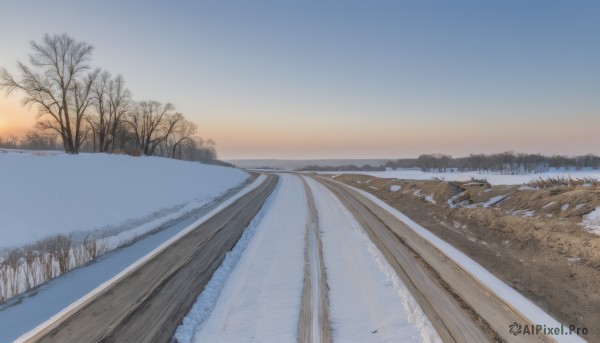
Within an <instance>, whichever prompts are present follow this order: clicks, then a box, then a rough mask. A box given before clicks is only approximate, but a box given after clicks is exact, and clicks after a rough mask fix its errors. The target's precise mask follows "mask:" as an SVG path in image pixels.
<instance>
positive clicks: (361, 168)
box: [296, 164, 385, 171]
mask: <svg viewBox="0 0 600 343" xmlns="http://www.w3.org/2000/svg"><path fill="white" fill-rule="evenodd" d="M296 170H297V171H385V166H379V167H373V166H371V165H369V164H365V165H362V166H356V165H353V164H348V165H344V166H335V167H332V166H317V165H310V166H306V167H304V168H300V169H296Z"/></svg>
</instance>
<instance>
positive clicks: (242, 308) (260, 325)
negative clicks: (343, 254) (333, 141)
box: [180, 174, 307, 343]
mask: <svg viewBox="0 0 600 343" xmlns="http://www.w3.org/2000/svg"><path fill="white" fill-rule="evenodd" d="M281 178H282V179H281V181H280V185H279V187H278V188H277V190H276V191H275V192H276V193H275V195H274V197H273V202H272V204H271V205H270V206H269V209H268V211H267V212H266V213H264V215H263V217H262V218H261V219H260V223H259V224H258V228H257V229H256V232H255V233H254V237H253V238H252V240H251V241H250V242H249V243H248V245H247V247H246V249H245V250H244V252H243V253H242V255H241V257H240V260H239V262H238V263H237V264H236V265H235V267H234V268H233V270H232V271H231V273H230V275H229V277H228V279H227V282H226V283H225V285H224V286H223V287H222V290H221V291H220V294H218V292H215V289H212V291H211V290H209V292H211V294H210V295H204V293H201V294H200V297H199V300H198V301H199V302H200V303H202V302H203V301H204V300H203V299H204V298H206V297H218V299H217V300H216V304H215V306H214V310H213V311H212V312H211V313H210V315H208V316H206V315H205V314H203V313H202V312H203V311H205V309H206V307H205V306H202V305H196V306H194V307H193V311H200V313H195V314H194V313H191V314H189V315H188V316H195V315H198V316H200V317H202V318H204V317H207V318H206V319H205V320H203V321H197V322H196V324H198V326H197V328H194V329H195V331H196V333H195V335H194V338H193V339H192V340H191V341H192V342H295V341H297V336H298V318H299V317H298V316H299V313H300V301H301V296H302V287H303V276H304V236H305V232H306V220H307V203H306V197H305V195H304V188H303V185H302V183H301V181H300V179H299V178H298V177H297V176H293V175H289V174H288V175H281ZM210 307H212V306H210ZM184 324H185V323H184ZM182 330H186V329H182V328H180V332H182ZM186 337H188V338H189V337H190V335H189V334H187V335H186ZM181 338H184V337H183V335H182V337H181ZM183 342H184V343H187V342H188V341H187V340H185V339H184V340H183Z"/></svg>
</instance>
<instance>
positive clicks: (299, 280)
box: [175, 174, 440, 343]
mask: <svg viewBox="0 0 600 343" xmlns="http://www.w3.org/2000/svg"><path fill="white" fill-rule="evenodd" d="M281 177H282V179H281V181H280V184H279V186H278V188H277V189H276V190H275V193H274V195H272V196H271V199H272V200H269V201H268V202H267V204H266V206H265V207H263V209H262V210H261V212H260V213H259V215H258V216H257V217H256V218H255V219H254V220H253V221H252V223H251V224H250V225H249V227H248V228H246V231H245V233H244V235H243V236H242V239H241V240H240V241H239V242H238V243H237V245H236V246H235V247H234V249H233V250H232V251H231V252H230V253H229V254H228V255H227V257H226V258H225V260H224V261H223V263H222V265H221V266H220V267H219V269H218V270H217V272H215V274H214V275H213V277H212V278H211V280H210V281H209V283H208V285H207V287H206V288H205V290H204V291H203V292H202V293H201V294H200V296H199V297H198V300H197V302H196V304H195V305H194V306H193V307H192V310H191V311H190V313H188V315H187V316H186V318H185V319H184V321H183V325H181V326H180V327H179V328H178V330H177V333H176V336H175V338H176V339H177V340H178V341H179V342H181V343H188V342H295V341H297V339H298V320H299V315H300V305H301V304H300V302H301V298H302V287H303V271H304V261H305V256H304V249H305V238H306V237H305V235H306V225H307V222H306V221H307V219H308V216H307V210H308V208H307V199H306V194H305V192H304V188H303V185H302V183H301V180H300V179H299V178H298V177H296V176H293V175H289V174H284V175H282V176H281ZM308 182H309V185H310V187H311V189H312V192H313V194H314V197H315V203H316V206H317V210H318V216H319V230H320V231H321V232H322V239H323V255H324V263H325V272H326V275H327V284H328V286H329V291H328V294H329V304H330V305H329V306H330V307H329V308H330V312H329V313H330V320H331V325H332V338H333V340H334V341H339V342H438V341H440V340H439V337H438V336H437V333H436V332H435V330H434V329H433V328H432V326H431V324H430V323H429V320H428V319H427V318H426V317H425V315H424V314H423V312H422V311H421V309H420V307H419V306H418V304H417V303H416V301H415V300H414V299H413V298H412V296H411V295H410V294H409V292H408V290H407V289H406V288H405V287H404V285H403V284H402V282H401V281H400V279H399V278H398V276H397V274H396V273H395V272H394V270H393V268H392V267H391V266H389V264H387V262H386V261H385V258H384V257H383V256H382V254H381V253H380V252H379V250H378V249H377V248H376V247H375V246H374V245H373V243H371V241H370V240H369V238H368V237H367V236H366V234H365V233H364V232H363V231H362V229H361V227H360V225H359V224H358V223H357V222H356V220H355V219H354V218H353V217H352V215H351V214H350V213H349V212H348V210H346V209H345V208H344V207H343V205H342V204H341V203H340V202H339V201H338V200H337V199H336V198H335V196H334V195H333V194H331V193H330V192H329V191H328V190H327V189H325V188H324V187H323V186H321V185H320V184H318V183H316V182H315V181H314V180H312V179H309V180H308Z"/></svg>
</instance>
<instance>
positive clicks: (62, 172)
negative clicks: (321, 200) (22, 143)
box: [0, 151, 248, 250]
mask: <svg viewBox="0 0 600 343" xmlns="http://www.w3.org/2000/svg"><path fill="white" fill-rule="evenodd" d="M247 176H248V174H246V173H245V172H243V171H241V170H238V169H234V168H225V167H218V166H209V165H203V164H200V163H192V162H184V161H177V160H173V159H167V158H158V157H130V156H123V155H108V154H79V155H68V154H55V155H52V154H32V153H18V152H14V151H10V152H4V153H0V180H3V183H2V187H1V190H0V192H1V196H0V218H2V226H1V228H0V234H1V237H2V241H1V242H0V250H1V249H2V248H4V249H7V248H10V247H16V246H21V245H24V244H28V243H33V242H36V241H38V240H40V239H43V238H46V237H48V236H53V235H57V234H69V233H72V232H80V231H84V232H94V231H95V230H100V231H106V232H108V231H110V232H113V233H115V232H116V233H118V232H121V231H124V230H126V229H131V228H134V227H136V226H140V225H143V224H145V223H146V222H148V221H150V220H153V219H156V217H157V215H158V216H164V215H168V214H172V213H176V212H178V211H182V210H183V211H186V210H188V211H189V210H190V207H191V208H198V207H201V206H202V205H203V204H205V203H206V202H209V201H211V200H212V199H214V198H215V197H217V196H219V195H221V194H223V193H225V192H226V191H227V190H229V189H231V188H233V187H235V186H238V185H240V184H241V183H242V182H243V181H244V180H245V179H246V178H247ZM186 206H187V207H186ZM142 231H144V230H142ZM96 233H98V232H97V231H96ZM141 233H143V232H141V231H139V230H138V231H137V232H136V234H141ZM123 238H124V239H127V238H128V237H123ZM129 238H131V237H129Z"/></svg>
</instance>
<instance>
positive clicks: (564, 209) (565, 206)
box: [560, 204, 569, 211]
mask: <svg viewBox="0 0 600 343" xmlns="http://www.w3.org/2000/svg"><path fill="white" fill-rule="evenodd" d="M568 208H569V204H564V205H562V206H561V207H560V209H561V210H562V211H566V210H567V209H568Z"/></svg>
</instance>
